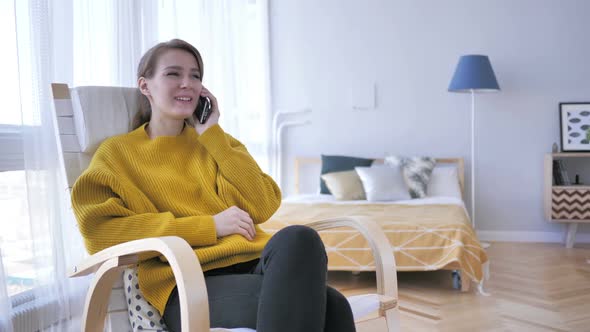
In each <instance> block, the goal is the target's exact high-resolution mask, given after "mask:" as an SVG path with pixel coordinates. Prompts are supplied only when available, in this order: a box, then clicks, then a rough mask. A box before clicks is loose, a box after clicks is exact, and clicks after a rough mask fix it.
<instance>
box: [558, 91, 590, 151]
mask: <svg viewBox="0 0 590 332" xmlns="http://www.w3.org/2000/svg"><path fill="white" fill-rule="evenodd" d="M559 124H560V126H559V127H560V133H561V150H562V151H564V152H590V102H583V103H559Z"/></svg>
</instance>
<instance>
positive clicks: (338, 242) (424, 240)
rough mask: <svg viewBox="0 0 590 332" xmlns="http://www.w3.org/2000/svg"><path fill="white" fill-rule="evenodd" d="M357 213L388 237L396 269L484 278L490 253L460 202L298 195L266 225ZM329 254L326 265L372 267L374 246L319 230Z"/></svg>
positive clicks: (353, 234) (272, 228)
mask: <svg viewBox="0 0 590 332" xmlns="http://www.w3.org/2000/svg"><path fill="white" fill-rule="evenodd" d="M342 216H347V217H355V218H358V219H359V220H361V221H362V220H364V219H365V218H366V219H370V220H373V221H375V222H377V223H378V224H379V225H380V226H381V228H382V229H383V231H384V232H385V235H386V236H387V238H388V240H389V242H390V243H391V247H392V250H393V253H394V255H395V259H396V265H397V270H398V271H433V270H440V269H449V268H453V269H461V270H462V272H463V273H464V275H467V276H468V277H469V278H470V279H472V280H474V281H477V282H481V281H482V280H483V277H484V271H483V264H484V263H486V262H487V260H488V259H487V256H486V253H485V251H484V250H483V248H482V247H481V244H480V242H479V240H478V239H477V236H476V235H475V232H474V230H473V228H472V227H471V222H470V220H469V217H468V215H467V211H466V209H465V205H464V203H463V201H462V200H460V199H457V198H454V197H427V198H423V199H412V200H407V201H393V202H368V201H337V200H335V199H334V197H333V196H331V195H319V194H318V195H297V196H292V197H288V198H286V199H284V201H283V204H282V205H281V207H280V208H279V210H278V211H277V212H276V213H275V214H274V215H273V216H272V217H271V218H270V219H269V220H268V221H267V222H266V223H264V224H262V225H260V226H261V227H262V228H263V229H264V230H265V231H267V232H269V233H271V234H272V233H275V232H277V231H279V230H280V229H282V228H284V227H286V226H289V225H302V224H306V223H309V222H311V221H316V220H321V219H326V218H334V217H342ZM320 236H321V237H322V240H323V241H324V244H325V246H326V251H327V253H328V269H329V270H337V271H338V270H339V271H374V270H375V264H374V261H373V256H372V253H371V250H370V248H369V246H368V244H367V242H366V240H364V238H363V237H362V236H361V234H360V233H358V232H357V231H355V230H354V229H351V228H336V229H331V230H326V231H322V232H321V233H320Z"/></svg>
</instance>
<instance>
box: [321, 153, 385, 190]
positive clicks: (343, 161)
mask: <svg viewBox="0 0 590 332" xmlns="http://www.w3.org/2000/svg"><path fill="white" fill-rule="evenodd" d="M373 160H374V159H367V158H357V157H349V156H326V155H322V172H321V173H322V174H321V175H323V174H326V173H332V172H342V171H350V170H354V168H355V167H368V166H371V164H372V163H373ZM320 193H322V194H331V192H330V190H329V189H328V187H326V183H325V182H324V180H323V179H322V178H320Z"/></svg>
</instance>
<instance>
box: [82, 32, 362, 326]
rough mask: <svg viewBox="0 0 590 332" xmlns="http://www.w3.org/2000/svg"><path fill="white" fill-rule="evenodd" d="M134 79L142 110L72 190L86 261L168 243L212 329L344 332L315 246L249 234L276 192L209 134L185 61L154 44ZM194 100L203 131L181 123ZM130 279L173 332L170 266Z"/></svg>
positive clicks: (309, 233)
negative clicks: (198, 273)
mask: <svg viewBox="0 0 590 332" xmlns="http://www.w3.org/2000/svg"><path fill="white" fill-rule="evenodd" d="M137 76H138V85H139V90H140V91H141V94H142V95H143V96H142V99H143V100H142V103H141V107H140V110H139V112H138V114H137V116H136V119H135V124H134V128H135V129H134V130H133V131H131V132H130V133H128V134H124V135H120V136H116V137H112V138H109V139H107V140H105V141H104V143H103V144H102V145H101V146H100V148H99V149H98V151H97V152H96V154H95V156H94V158H93V159H92V162H91V164H90V166H89V167H88V169H87V170H86V171H85V172H84V173H83V174H82V175H81V176H80V178H79V179H78V181H77V182H76V184H75V185H74V188H73V190H72V202H73V207H74V211H75V214H76V217H77V220H78V223H79V225H80V231H81V232H82V235H83V237H84V240H85V244H86V248H87V250H88V251H89V252H90V253H91V254H92V253H95V252H97V251H100V250H102V249H104V248H107V247H109V246H112V245H116V244H119V243H122V242H126V241H130V240H136V239H141V238H148V237H158V236H166V235H175V236H179V237H182V238H183V239H185V240H186V241H187V242H188V243H189V244H190V245H191V246H192V247H193V248H194V250H195V254H196V255H197V256H198V258H199V261H200V263H201V265H202V267H203V270H204V271H205V279H206V283H207V292H208V295H209V304H210V317H211V326H212V327H226V328H233V327H249V328H254V329H256V330H257V331H258V332H269V331H306V332H307V331H339V332H346V331H354V322H353V318H352V312H351V309H350V306H349V304H348V302H347V300H346V298H344V297H343V296H342V295H341V294H340V293H339V292H338V291H336V290H334V289H332V288H330V287H328V286H326V274H327V257H326V253H325V249H324V246H323V244H322V242H321V240H320V238H319V236H318V234H317V233H316V232H315V231H313V230H311V229H310V228H307V227H303V226H292V227H287V228H285V229H283V230H281V231H279V232H278V233H276V234H275V235H274V236H273V237H272V238H271V237H270V235H268V234H266V233H264V232H263V231H262V230H261V229H260V228H259V226H258V225H259V224H261V223H263V222H265V221H266V220H267V219H269V218H270V217H271V216H272V215H273V213H274V212H275V211H276V210H277V208H278V207H279V205H280V202H281V193H280V190H279V188H278V186H277V185H276V184H275V182H274V181H273V180H272V178H270V177H269V176H268V175H266V174H264V173H263V172H262V171H261V169H260V168H259V167H258V165H257V164H256V162H255V161H254V159H253V158H252V157H251V156H250V154H249V153H248V151H247V150H246V148H245V147H244V145H242V144H241V143H240V142H239V141H238V140H236V139H235V138H233V137H232V136H230V135H229V134H227V133H225V132H224V131H223V129H222V128H221V127H220V126H219V124H218V120H219V115H220V112H219V108H218V104H217V99H216V98H215V96H214V95H213V94H212V93H211V92H210V91H209V90H207V88H205V87H204V86H203V85H202V77H203V61H202V59H201V55H200V54H199V52H198V51H197V49H196V48H194V47H193V46H192V45H190V44H189V43H186V42H184V41H182V40H178V39H174V40H171V41H169V42H164V43H160V44H158V45H156V46H154V47H153V48H151V49H150V50H149V51H147V53H146V54H145V55H144V56H143V57H142V59H141V61H140V63H139V68H138V73H137ZM201 96H202V97H207V98H209V100H210V101H211V106H212V108H211V111H212V112H211V116H210V117H209V118H208V120H207V121H206V122H205V123H203V124H201V123H199V121H195V119H194V115H193V113H194V112H195V109H196V107H197V105H198V103H199V97H201ZM106 125H108V124H106ZM137 271H138V279H139V288H140V290H141V293H142V294H143V296H144V297H145V299H146V300H147V301H148V302H149V303H150V304H151V305H153V306H154V307H155V308H156V309H157V310H158V311H159V312H160V313H161V314H162V316H163V318H164V321H165V323H166V325H167V326H168V328H169V329H170V330H171V331H180V307H179V302H178V292H177V290H176V287H175V286H176V285H175V282H174V277H173V274H172V270H171V268H170V266H169V265H168V264H167V263H166V262H164V261H162V260H160V259H159V258H158V257H142V260H141V263H139V266H138V268H137ZM130 314H131V315H132V312H130Z"/></svg>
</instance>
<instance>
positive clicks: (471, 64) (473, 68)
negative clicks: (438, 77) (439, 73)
mask: <svg viewBox="0 0 590 332" xmlns="http://www.w3.org/2000/svg"><path fill="white" fill-rule="evenodd" d="M471 90H474V91H478V92H485V91H497V90H500V86H499V85H498V81H496V75H494V70H493V69H492V64H491V63H490V59H489V58H488V57H487V55H463V56H461V58H459V63H458V64H457V68H456V69H455V75H453V79H452V80H451V84H449V91H452V92H471Z"/></svg>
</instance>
